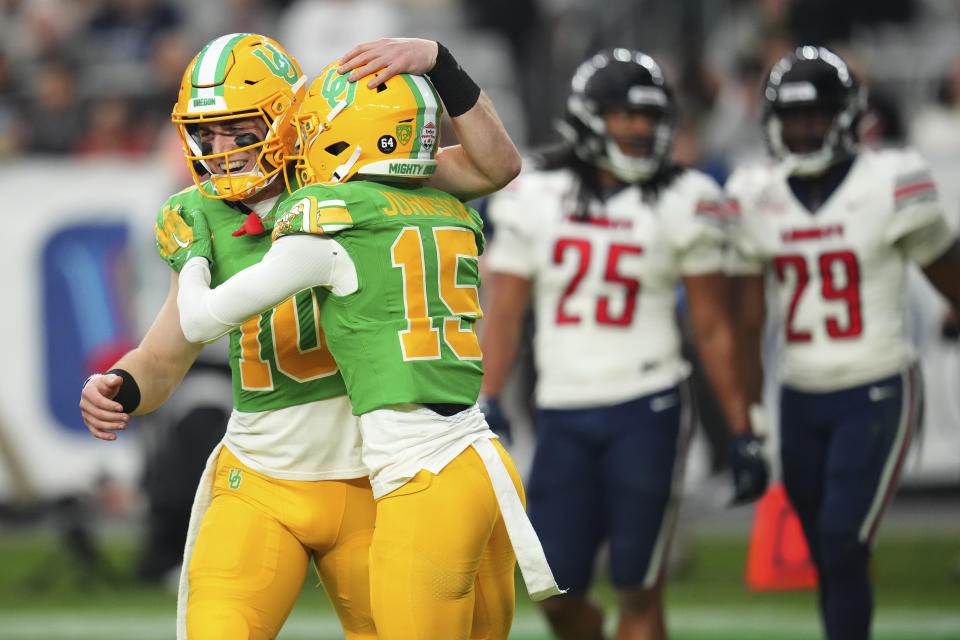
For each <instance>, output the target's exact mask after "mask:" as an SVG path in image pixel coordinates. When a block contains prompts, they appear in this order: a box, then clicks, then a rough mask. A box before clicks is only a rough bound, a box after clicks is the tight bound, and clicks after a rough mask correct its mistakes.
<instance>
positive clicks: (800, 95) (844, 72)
mask: <svg viewBox="0 0 960 640" xmlns="http://www.w3.org/2000/svg"><path fill="white" fill-rule="evenodd" d="M764 102H765V104H764V115H763V122H764V134H765V137H766V142H767V147H768V148H769V150H770V153H771V155H773V156H774V157H775V158H777V159H778V160H780V161H781V162H782V163H783V165H784V167H785V168H786V170H787V172H788V173H789V174H792V175H798V176H815V175H820V174H822V173H823V172H825V171H826V170H827V169H829V168H830V167H831V166H833V165H834V164H836V163H838V162H840V161H842V160H844V159H845V158H849V157H850V156H852V155H854V154H855V153H856V152H857V149H858V142H859V141H858V135H857V126H858V124H859V120H860V116H861V114H862V113H863V110H864V106H865V104H866V94H865V92H864V90H863V89H862V87H860V85H859V84H858V83H857V82H856V79H855V78H854V77H853V75H852V74H851V73H850V71H849V70H848V69H847V66H846V64H844V62H843V61H842V60H841V59H840V58H839V56H837V55H836V54H834V53H833V52H831V51H829V50H828V49H824V48H822V47H800V48H798V49H797V51H796V52H794V54H792V55H791V56H788V57H786V58H784V59H783V60H781V61H780V62H778V63H777V64H776V65H774V67H773V69H771V71H770V73H769V74H768V77H767V86H766V88H765V90H764ZM824 112H829V113H832V114H833V117H832V120H831V122H830V124H829V126H828V127H826V129H825V132H824V134H823V137H822V141H821V143H820V145H819V146H818V147H817V148H815V149H812V150H807V149H802V150H796V149H791V148H790V144H789V142H790V141H788V140H785V138H784V128H785V124H784V118H790V117H808V118H810V117H815V115H814V114H818V113H824ZM791 114H796V115H791ZM803 114H807V115H806V116H804V115H803Z"/></svg>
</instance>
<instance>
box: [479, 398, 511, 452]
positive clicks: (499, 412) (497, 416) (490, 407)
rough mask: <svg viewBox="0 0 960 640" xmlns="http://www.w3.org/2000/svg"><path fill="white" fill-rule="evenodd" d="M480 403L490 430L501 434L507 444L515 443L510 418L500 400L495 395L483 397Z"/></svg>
mask: <svg viewBox="0 0 960 640" xmlns="http://www.w3.org/2000/svg"><path fill="white" fill-rule="evenodd" d="M478 404H479V405H480V410H481V411H483V417H484V418H485V419H486V421H487V425H488V426H489V427H490V430H491V431H493V432H494V433H495V434H497V435H498V436H500V439H501V440H503V442H504V443H505V444H513V432H512V430H511V429H510V418H508V417H507V414H505V413H504V412H503V407H501V406H500V400H499V399H497V398H495V397H481V398H480V400H479V402H478Z"/></svg>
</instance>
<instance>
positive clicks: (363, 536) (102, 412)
mask: <svg viewBox="0 0 960 640" xmlns="http://www.w3.org/2000/svg"><path fill="white" fill-rule="evenodd" d="M437 52H438V45H437V44H436V43H434V42H431V41H424V40H406V39H395V40H382V41H377V42H375V43H369V44H367V45H363V46H361V47H359V48H357V49H356V50H354V52H351V53H350V54H348V55H347V56H345V57H344V61H345V62H349V61H351V60H356V61H358V64H364V63H366V62H370V61H375V60H381V59H383V60H387V61H388V62H389V64H390V65H391V66H392V69H394V70H396V71H404V70H409V71H418V72H430V73H438V74H440V75H441V76H442V75H443V74H444V73H449V72H450V70H451V69H453V70H454V71H456V70H457V67H456V63H455V62H453V61H452V58H445V59H442V60H438V59H437ZM382 66H388V65H386V64H384V65H382ZM392 72H393V71H390V70H388V71H387V73H392ZM361 73H362V71H361ZM344 81H345V80H344ZM304 90H305V82H304V79H303V76H302V75H301V74H300V70H299V67H298V66H297V64H296V62H295V61H294V60H293V58H291V57H290V56H289V54H287V53H286V51H284V50H283V48H282V47H280V45H279V44H277V43H276V42H274V41H272V40H270V39H269V38H265V37H263V36H257V35H253V34H230V35H227V36H222V37H220V38H217V39H215V40H213V41H211V42H210V43H209V44H208V45H207V46H205V47H204V48H203V49H202V50H201V52H200V53H199V54H198V55H197V57H196V58H195V59H194V60H193V61H192V62H191V64H190V66H189V67H188V68H187V70H186V73H185V74H184V80H183V84H182V86H181V91H180V96H179V99H178V101H177V104H176V106H175V107H174V112H173V121H174V123H175V124H176V126H177V129H178V131H179V132H180V135H181V138H182V141H183V146H184V152H185V157H186V159H187V161H188V165H189V166H190V168H191V170H192V171H193V173H194V178H195V181H196V183H197V184H196V186H194V187H191V188H190V189H187V190H185V191H183V192H181V193H179V194H176V195H174V196H173V197H171V198H170V199H169V200H168V201H167V203H166V204H165V205H164V207H163V208H162V210H161V213H160V215H159V217H158V220H157V227H156V236H157V245H158V249H159V251H160V253H161V255H162V256H163V257H164V258H165V259H166V260H167V261H168V262H169V263H170V265H171V267H173V269H174V271H179V270H180V269H181V267H182V266H183V263H184V259H185V257H187V256H189V255H191V254H192V253H195V252H205V253H209V254H210V255H212V256H213V257H215V259H216V262H217V266H216V267H215V269H214V274H215V275H214V278H215V281H217V282H219V281H223V280H226V279H227V278H228V277H229V276H230V275H232V274H233V273H236V272H237V271H239V270H241V269H243V268H244V267H246V266H248V265H251V264H254V263H256V262H257V261H258V260H259V259H260V258H261V257H262V256H263V255H264V253H265V252H266V250H267V249H268V248H269V246H270V234H269V231H270V230H271V229H272V228H273V223H274V222H275V221H276V215H275V214H276V211H277V208H278V204H279V202H280V201H281V200H282V199H283V196H286V195H287V194H288V191H287V189H288V186H287V184H288V178H289V175H288V169H290V168H291V164H290V162H289V156H290V154H291V152H292V151H293V144H294V141H295V140H296V136H297V133H296V130H295V129H294V128H293V127H292V125H291V119H292V115H293V113H294V111H295V110H296V109H297V108H298V107H299V104H300V102H301V101H302V99H303V94H304ZM454 128H455V129H456V131H457V134H458V137H459V139H460V140H461V142H462V143H463V145H464V146H463V147H452V148H449V149H444V150H443V152H442V153H441V154H440V162H439V167H440V169H439V170H438V171H437V172H436V175H435V177H434V179H433V180H434V181H435V182H436V183H437V184H438V186H442V187H443V188H445V189H448V190H450V191H451V192H453V193H456V194H458V195H461V196H463V197H469V196H474V195H477V194H482V193H485V192H489V191H492V190H494V189H496V188H499V187H500V186H502V185H503V184H505V183H506V182H507V181H509V180H510V179H511V178H512V177H513V175H514V173H515V168H516V167H517V166H518V163H519V156H518V155H517V152H516V149H515V147H514V146H513V143H512V142H511V141H510V139H509V137H508V136H507V135H506V133H505V131H504V130H503V128H502V125H501V124H500V122H499V119H498V118H497V117H496V113H495V112H494V110H493V108H492V106H491V104H490V102H489V99H487V98H486V96H481V97H480V99H479V100H477V101H476V104H474V105H472V107H471V108H470V109H468V110H466V111H465V112H464V113H463V114H462V115H461V116H460V117H458V118H456V119H454ZM203 174H209V176H210V177H209V179H208V180H204V179H203V178H202V176H203ZM195 211H202V212H203V215H204V220H206V221H207V222H208V223H209V227H208V231H209V232H208V233H205V234H202V235H194V233H193V230H192V229H191V228H190V227H189V226H187V225H185V224H184V223H183V217H184V216H188V217H189V215H190V214H192V213H193V212H195ZM211 243H212V244H211ZM178 290H179V288H178V276H177V274H176V273H174V274H172V279H171V286H170V292H169V294H168V296H167V300H166V302H165V304H164V306H163V308H162V309H161V310H160V312H159V314H158V315H157V318H156V319H155V321H154V323H153V325H152V326H151V328H150V330H149V331H148V332H147V334H146V336H145V337H144V339H143V340H142V341H141V343H140V345H139V346H138V347H137V348H136V349H134V350H133V351H131V352H129V353H127V354H126V355H124V356H123V357H122V358H121V359H120V360H119V361H118V362H117V363H116V364H115V365H114V368H113V369H112V370H111V371H110V372H108V373H107V374H105V375H98V376H94V377H92V378H91V379H90V380H88V381H87V383H86V384H85V385H84V389H83V392H82V394H81V402H80V407H81V412H82V414H83V418H84V421H85V423H86V424H87V426H88V428H89V429H90V431H91V433H93V435H95V436H96V437H99V438H102V439H106V440H112V439H115V438H116V431H118V430H122V429H123V428H125V426H126V424H127V422H128V420H129V415H130V414H133V413H136V414H140V413H146V412H148V411H151V410H153V409H155V408H156V407H157V406H159V405H160V404H161V403H163V402H164V400H165V399H166V398H167V397H168V396H169V395H170V393H171V392H172V391H173V389H174V388H175V387H176V386H177V385H178V384H179V382H180V380H181V379H182V377H183V375H184V373H185V372H186V370H187V369H188V368H189V366H190V365H191V363H192V362H193V361H194V359H195V358H196V357H197V354H198V353H199V351H200V348H201V346H200V345H196V344H192V343H190V342H188V341H187V340H186V339H185V338H184V336H183V333H182V332H181V330H180V321H179V316H178V311H177V294H178ZM288 298H289V299H287V300H284V301H278V302H279V303H280V304H278V305H276V307H275V308H271V309H267V310H265V311H264V312H263V313H262V314H261V315H260V316H257V317H254V318H252V319H251V320H250V321H249V322H247V323H244V324H243V325H242V326H239V327H237V328H236V329H235V330H234V331H232V332H231V336H230V361H231V368H232V371H233V384H234V407H235V408H234V412H233V414H232V416H231V419H230V423H229V425H228V428H227V435H226V437H225V439H224V442H223V443H222V446H221V447H218V448H217V450H215V451H214V453H213V454H212V455H211V458H210V462H209V463H208V469H207V472H206V473H205V475H204V479H203V480H202V481H201V486H200V488H199V490H198V493H197V500H196V503H195V505H194V516H195V517H194V518H192V520H191V531H190V533H189V535H188V540H187V554H186V555H185V563H184V564H185V570H184V574H183V576H182V579H181V594H180V595H181V598H180V602H179V605H178V637H179V638H184V637H187V636H188V635H189V636H190V637H202V638H204V639H207V638H238V637H248V638H272V637H274V636H275V635H276V634H277V632H278V631H279V629H280V626H281V625H282V624H283V621H284V620H285V618H286V616H287V614H288V613H289V611H290V609H291V607H292V606H293V603H294V600H295V598H296V595H297V593H299V590H300V587H301V584H302V582H303V579H304V575H305V573H306V570H307V567H308V563H309V561H310V558H311V557H312V558H313V561H314V563H315V565H316V568H317V571H318V573H319V574H320V576H321V579H322V581H323V583H324V586H325V588H326V590H327V592H328V594H329V595H330V597H331V600H332V601H333V602H334V606H335V608H336V609H337V613H338V615H339V616H340V620H341V623H342V624H343V627H344V631H345V634H346V637H348V638H373V637H376V634H375V631H374V629H373V625H372V622H371V620H370V614H369V610H370V605H369V588H368V579H367V575H368V572H367V557H368V556H367V551H368V545H369V540H370V535H371V534H372V525H373V509H374V505H373V499H372V494H371V491H370V485H369V480H367V475H368V470H367V468H366V467H365V465H363V463H362V462H361V461H360V456H359V431H358V427H357V420H356V418H355V417H353V415H352V413H351V408H350V405H349V402H348V400H347V398H346V396H345V388H344V385H343V381H342V377H341V375H340V372H339V370H338V368H337V364H336V362H335V361H334V360H333V358H332V357H331V354H330V351H329V349H328V348H327V347H326V339H325V337H324V334H323V331H322V330H321V329H320V325H319V323H318V317H317V316H318V313H317V309H318V302H319V299H318V297H317V295H316V294H315V293H314V292H309V291H308V292H304V293H303V294H300V295H296V296H289V297H288Z"/></svg>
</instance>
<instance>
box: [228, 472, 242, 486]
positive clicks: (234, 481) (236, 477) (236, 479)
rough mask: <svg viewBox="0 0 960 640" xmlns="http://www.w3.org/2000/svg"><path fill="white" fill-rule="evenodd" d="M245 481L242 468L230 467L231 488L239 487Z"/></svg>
mask: <svg viewBox="0 0 960 640" xmlns="http://www.w3.org/2000/svg"><path fill="white" fill-rule="evenodd" d="M241 482H243V471H242V470H241V469H233V468H231V469H230V488H231V489H239V488H240V483H241Z"/></svg>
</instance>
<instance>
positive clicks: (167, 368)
mask: <svg viewBox="0 0 960 640" xmlns="http://www.w3.org/2000/svg"><path fill="white" fill-rule="evenodd" d="M173 278H174V280H172V281H171V287H170V292H169V294H168V295H167V299H166V301H165V302H164V304H163V307H161V309H160V311H159V313H158V314H157V317H156V318H155V319H154V321H153V324H152V325H151V326H150V329H149V330H147V333H146V335H145V336H144V337H143V340H141V341H140V344H139V345H138V346H137V347H136V348H135V349H132V350H131V351H128V352H127V353H126V354H124V356H123V357H122V358H120V359H119V360H118V361H117V362H116V363H115V364H114V365H113V366H112V367H111V369H123V370H124V371H127V372H128V373H129V374H130V376H131V377H132V382H131V384H135V385H136V387H137V393H138V394H139V404H138V405H137V407H136V409H135V410H134V411H133V413H135V414H142V413H149V412H150V411H153V410H154V409H156V408H157V407H159V406H160V405H161V404H163V403H164V402H165V401H166V399H167V398H169V397H170V394H171V393H173V391H174V389H176V388H177V385H179V384H180V381H181V380H182V379H183V376H184V375H185V374H186V372H187V370H188V369H189V368H190V365H192V364H193V362H194V360H196V359H197V356H198V355H199V353H200V351H201V349H202V345H195V344H191V343H190V342H188V341H187V340H186V338H184V336H183V333H182V332H181V331H180V321H179V315H178V314H177V304H176V299H177V284H176V275H174V276H173ZM124 384H127V382H124Z"/></svg>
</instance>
